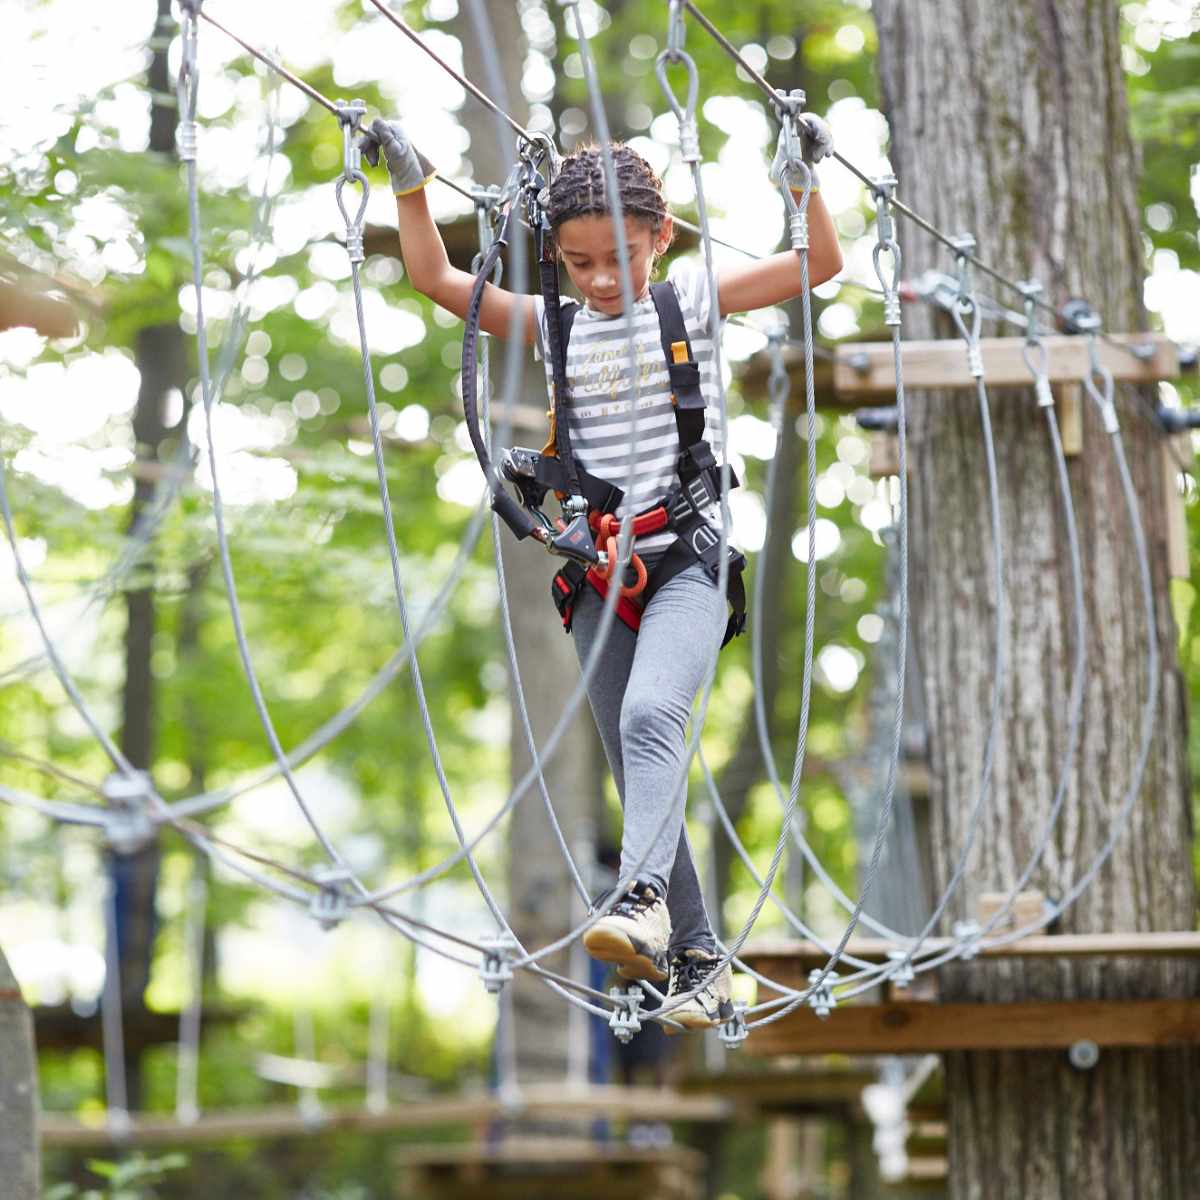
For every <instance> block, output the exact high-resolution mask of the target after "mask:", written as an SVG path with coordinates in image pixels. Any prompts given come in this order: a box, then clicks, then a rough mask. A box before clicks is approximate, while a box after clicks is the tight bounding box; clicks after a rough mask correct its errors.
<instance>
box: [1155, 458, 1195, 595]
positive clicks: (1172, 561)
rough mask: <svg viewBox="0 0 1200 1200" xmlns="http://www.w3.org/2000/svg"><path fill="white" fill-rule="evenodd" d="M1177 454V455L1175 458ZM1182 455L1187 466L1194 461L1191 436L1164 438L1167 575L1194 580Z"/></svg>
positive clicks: (1173, 577) (1163, 468)
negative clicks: (1181, 474)
mask: <svg viewBox="0 0 1200 1200" xmlns="http://www.w3.org/2000/svg"><path fill="white" fill-rule="evenodd" d="M1172 450H1174V452H1175V453H1174V454H1172ZM1175 455H1178V456H1179V457H1180V458H1182V459H1183V461H1184V462H1189V461H1190V460H1191V457H1192V446H1191V438H1190V436H1186V435H1185V436H1176V437H1173V438H1164V439H1163V444H1162V472H1163V505H1164V507H1165V513H1164V516H1165V523H1166V533H1167V573H1168V575H1169V576H1170V578H1171V579H1190V578H1191V574H1192V561H1191V559H1192V553H1191V546H1190V544H1189V538H1188V523H1187V506H1186V505H1185V503H1184V499H1183V493H1182V492H1181V491H1180V490H1179V463H1178V462H1176V461H1175Z"/></svg>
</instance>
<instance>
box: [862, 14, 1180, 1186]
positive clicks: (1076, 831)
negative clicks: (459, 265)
mask: <svg viewBox="0 0 1200 1200" xmlns="http://www.w3.org/2000/svg"><path fill="white" fill-rule="evenodd" d="M875 14H876V19H877V22H878V27H879V43H880V76H881V81H882V91H883V97H884V105H885V109H886V111H887V115H888V117H889V120H890V122H891V128H892V135H893V145H892V162H893V165H894V167H895V169H896V174H897V175H898V176H899V178H900V180H901V185H900V194H901V196H902V198H903V199H904V200H905V201H906V202H907V203H908V204H909V205H911V206H912V207H914V208H915V209H917V210H918V211H919V212H921V213H922V214H923V215H924V216H926V217H927V218H929V219H930V220H932V221H933V222H934V223H936V224H937V225H938V226H939V227H941V228H943V229H945V230H948V231H950V232H955V231H957V230H959V229H961V228H964V227H965V228H967V229H970V230H972V231H973V232H974V233H975V234H976V236H977V237H978V239H979V251H980V255H981V257H982V258H983V259H984V260H985V261H987V262H989V263H991V264H993V265H994V266H996V267H998V268H999V269H1000V270H1002V271H1004V272H1005V273H1006V274H1008V275H1010V276H1011V277H1013V278H1021V277H1024V276H1027V275H1030V274H1032V275H1034V276H1038V277H1040V278H1041V279H1042V280H1043V282H1044V283H1046V285H1047V298H1049V299H1051V300H1056V301H1061V300H1062V299H1064V298H1065V297H1067V296H1068V295H1083V296H1086V297H1089V298H1090V299H1091V300H1092V301H1093V302H1094V303H1095V304H1096V306H1097V308H1099V309H1100V310H1101V311H1102V313H1103V316H1104V318H1105V320H1106V322H1107V326H1108V328H1110V329H1112V330H1116V331H1120V330H1130V329H1137V328H1141V327H1143V323H1144V316H1143V313H1142V308H1141V302H1140V296H1141V289H1142V277H1143V258H1142V249H1141V243H1140V240H1139V233H1138V213H1137V205H1136V191H1135V179H1136V171H1137V161H1136V152H1135V148H1134V145H1133V143H1132V140H1131V136H1130V130H1129V121H1128V114H1127V109H1126V101H1125V92H1124V83H1123V78H1122V73H1121V63H1120V51H1119V42H1118V8H1117V6H1116V5H1115V4H1097V3H1094V2H1092V0H1014V3H1011V4H1004V5H990V4H987V3H984V2H983V0H954V2H953V3H952V2H950V0H927V2H926V3H921V4H903V3H900V2H899V0H875ZM850 149H851V152H852V148H850ZM899 234H900V238H901V244H902V248H903V250H904V253H905V269H906V274H908V275H910V276H911V275H914V274H916V273H917V272H919V271H921V270H922V269H925V268H929V267H938V268H939V269H941V270H949V269H952V266H951V264H950V262H949V257H948V255H947V253H946V252H945V251H943V250H940V249H937V248H935V247H934V245H933V243H932V241H931V240H930V239H929V238H928V237H926V236H925V235H923V234H920V233H918V232H917V231H915V230H914V229H913V227H912V226H911V225H908V224H906V223H904V222H901V225H900V229H899ZM980 282H981V283H982V282H985V281H983V280H981V281H980ZM1004 299H1005V300H1006V301H1008V302H1010V303H1011V302H1012V300H1013V297H1011V296H1005V297H1004ZM906 326H907V328H906V335H907V336H908V337H920V336H929V335H930V333H931V332H932V330H933V319H932V317H931V316H930V314H929V311H928V310H917V311H916V312H914V313H913V315H912V317H911V318H909V319H907V320H906ZM942 332H943V333H947V332H948V331H947V330H945V329H943V330H942ZM1006 332H1007V331H1006ZM991 399H992V414H993V421H994V425H995V429H996V440H997V451H998V459H999V473H1000V489H1001V506H1002V526H1003V531H1004V539H1005V555H1006V561H1005V571H1004V580H1003V583H1004V593H1005V600H1004V604H1003V622H1004V626H1005V631H1006V634H1007V638H1008V644H1009V647H1010V654H1009V666H1008V668H1007V672H1006V681H1005V688H1004V699H1003V708H1002V718H1001V726H1000V733H999V744H998V746H997V755H996V763H995V771H994V776H993V785H992V793H991V797H990V800H989V805H988V808H987V810H986V815H985V818H984V820H983V821H982V823H981V827H980V835H979V838H978V841H977V845H976V849H975V850H974V852H973V857H972V861H971V864H970V867H969V870H968V872H967V874H966V876H965V879H964V884H963V887H962V888H960V890H959V895H958V897H957V902H956V904H955V905H953V906H952V911H951V914H949V915H951V916H957V917H971V916H974V907H975V901H976V899H977V896H978V893H979V891H980V890H983V889H996V888H1002V889H1004V888H1007V887H1008V886H1009V885H1010V884H1011V883H1012V882H1013V880H1014V878H1015V876H1016V874H1017V872H1018V871H1019V870H1020V868H1021V866H1022V865H1023V863H1024V862H1025V860H1026V857H1027V856H1028V854H1029V852H1030V850H1031V848H1032V846H1033V845H1034V844H1035V842H1036V839H1037V836H1038V832H1039V830H1040V827H1041V823H1042V821H1043V819H1044V817H1045V815H1046V813H1047V811H1048V809H1049V806H1050V802H1051V797H1052V795H1053V792H1054V785H1055V779H1056V772H1057V771H1058V770H1059V769H1060V765H1061V758H1062V755H1063V753H1064V742H1065V738H1066V731H1065V719H1064V714H1065V712H1066V708H1067V694H1068V691H1069V688H1070V684H1071V679H1070V671H1071V657H1070V651H1071V647H1072V644H1073V638H1074V636H1075V633H1074V630H1073V628H1072V623H1071V617H1070V578H1069V573H1068V572H1069V567H1068V555H1067V548H1066V542H1065V536H1064V527H1063V520H1062V517H1061V512H1060V502H1059V499H1058V496H1057V490H1056V486H1055V483H1054V474H1053V467H1052V460H1051V456H1050V449H1049V443H1048V439H1047V437H1046V434H1045V428H1044V424H1043V422H1042V420H1041V417H1040V415H1039V413H1038V412H1037V410H1036V408H1035V406H1034V402H1033V398H1032V395H1031V394H1030V393H1027V392H1024V391H1009V392H1004V393H994V394H993V395H992V397H991ZM911 401H912V425H911V428H912V449H913V460H914V468H915V469H914V473H913V475H912V521H913V526H912V529H913V541H912V549H913V569H912V575H913V579H914V581H915V584H916V594H915V596H914V603H915V607H914V614H913V617H914V633H915V637H916V642H917V648H918V652H919V654H920V658H921V661H922V663H923V665H924V667H925V675H924V683H925V695H926V702H927V709H928V715H929V722H930V752H931V761H932V773H933V782H932V804H933V836H934V839H935V840H934V861H935V873H936V877H937V878H936V880H935V883H936V885H937V889H938V890H939V891H940V889H941V887H942V886H944V885H945V882H946V880H947V878H948V876H949V875H950V873H951V871H952V869H953V866H954V863H955V860H956V857H957V855H958V853H959V848H960V847H961V845H962V844H963V839H964V837H965V835H966V832H967V831H966V824H967V815H968V810H969V808H970V806H971V800H972V798H973V796H974V789H975V787H976V781H977V778H978V774H979V768H980V762H981V759H982V754H983V744H984V739H985V735H986V727H987V717H988V707H989V688H990V685H991V672H990V656H991V651H992V637H993V635H992V621H993V619H994V613H993V609H992V599H991V597H992V590H993V586H994V582H993V579H992V566H991V558H990V556H991V553H992V542H991V535H990V527H989V516H988V508H987V500H986V491H985V482H984V481H985V471H984V459H983V449H982V442H981V437H980V428H979V419H978V416H977V415H976V410H975V405H974V403H973V400H972V398H970V397H969V396H968V395H967V394H965V393H960V394H951V393H946V392H941V393H926V394H922V395H914V396H912V397H911ZM1117 407H1118V410H1119V412H1120V415H1121V419H1122V426H1123V430H1124V438H1125V445H1126V449H1127V452H1128V454H1129V460H1130V467H1131V471H1132V474H1133V478H1134V481H1135V485H1136V488H1137V492H1138V497H1139V502H1140V504H1141V507H1142V519H1143V525H1144V527H1145V529H1146V532H1147V537H1148V540H1149V545H1150V553H1151V557H1152V563H1153V579H1154V587H1155V595H1156V598H1157V600H1156V603H1157V614H1156V616H1157V637H1158V643H1159V649H1160V652H1161V654H1162V657H1163V665H1164V675H1163V685H1162V690H1161V694H1160V700H1159V705H1158V712H1157V724H1156V735H1155V741H1154V745H1153V750H1152V753H1151V756H1150V761H1149V766H1148V768H1147V771H1146V777H1145V781H1144V783H1143V786H1142V789H1141V796H1140V799H1139V802H1138V805H1137V807H1136V808H1135V810H1134V812H1133V815H1132V817H1131V820H1130V823H1129V827H1128V829H1127V831H1126V832H1125V834H1124V836H1123V837H1122V839H1121V841H1120V842H1119V843H1118V845H1117V848H1116V851H1115V853H1114V855H1113V857H1112V859H1111V860H1110V862H1109V863H1108V865H1106V866H1105V867H1104V869H1103V870H1102V871H1101V872H1100V873H1099V875H1098V877H1097V878H1096V879H1095V881H1094V882H1093V883H1092V885H1091V887H1090V888H1088V890H1087V891H1085V892H1084V894H1083V895H1082V896H1081V897H1080V899H1079V900H1078V902H1077V903H1076V904H1075V905H1074V906H1073V907H1072V908H1071V909H1070V910H1069V911H1068V912H1067V913H1066V915H1065V917H1064V922H1063V924H1064V926H1065V927H1066V928H1068V929H1070V930H1073V931H1080V932H1084V931H1092V930H1103V929H1111V930H1149V929H1191V928H1192V927H1193V923H1194V919H1195V896H1194V891H1193V878H1192V867H1191V861H1190V848H1191V844H1192V828H1191V820H1190V816H1189V806H1188V797H1189V781H1188V777H1187V765H1186V759H1185V745H1186V710H1185V701H1184V688H1183V681H1182V679H1181V675H1180V672H1179V669H1178V665H1177V662H1176V657H1175V643H1176V631H1175V626H1174V621H1173V619H1172V616H1171V611H1170V607H1169V605H1168V592H1167V578H1166V569H1165V553H1164V536H1163V534H1162V532H1161V531H1162V529H1163V522H1162V520H1161V513H1162V511H1163V479H1162V475H1161V473H1160V471H1159V468H1158V463H1159V454H1160V448H1159V445H1158V439H1157V435H1156V434H1155V432H1154V431H1153V429H1152V428H1151V426H1150V425H1149V423H1148V422H1147V421H1146V419H1145V418H1144V417H1143V416H1142V414H1141V413H1140V412H1139V410H1138V409H1137V408H1136V407H1135V397H1134V396H1133V395H1132V394H1131V393H1130V392H1129V390H1128V389H1119V393H1118V397H1117ZM1108 441H1109V439H1108V438H1107V436H1106V435H1105V433H1104V432H1103V429H1102V427H1101V425H1100V423H1099V421H1098V419H1097V418H1096V416H1095V414H1094V412H1093V411H1092V409H1091V406H1088V408H1087V410H1086V411H1085V414H1084V449H1083V453H1082V455H1081V456H1080V457H1079V458H1077V459H1076V460H1074V462H1073V463H1072V465H1071V486H1072V490H1073V494H1074V500H1075V505H1076V511H1077V513H1078V519H1079V526H1080V536H1081V541H1082V544H1083V552H1084V568H1083V569H1084V588H1085V594H1086V596H1087V622H1088V633H1087V648H1088V664H1087V681H1086V690H1085V704H1084V712H1083V727H1082V728H1083V735H1082V740H1081V747H1080V752H1079V754H1078V756H1077V761H1076V762H1075V763H1074V764H1073V767H1074V770H1073V775H1072V780H1071V788H1070V792H1069V795H1068V800H1067V805H1066V808H1065V811H1064V814H1063V816H1062V819H1061V821H1060V822H1059V825H1058V828H1057V831H1056V836H1055V838H1054V840H1053V843H1052V845H1051V847H1050V850H1049V852H1048V854H1047V856H1046V858H1045V859H1044V866H1043V868H1042V869H1041V871H1040V876H1038V877H1035V882H1038V881H1039V878H1040V886H1041V887H1042V888H1043V890H1044V891H1045V892H1046V893H1047V894H1048V895H1061V894H1062V893H1063V892H1064V891H1066V890H1067V888H1069V886H1070V885H1071V883H1072V882H1073V881H1074V880H1075V879H1076V878H1078V877H1079V875H1080V874H1081V873H1082V872H1083V871H1084V870H1085V869H1086V868H1087V865H1088V864H1089V862H1090V861H1091V860H1092V858H1093V857H1094V856H1095V854H1096V852H1097V850H1098V849H1099V847H1100V846H1101V845H1102V844H1103V842H1104V840H1105V838H1106V837H1107V835H1108V833H1109V831H1110V829H1111V827H1112V822H1113V820H1114V818H1115V816H1116V813H1117V811H1118V809H1119V807H1120V804H1121V801H1122V798H1123V796H1124V794H1125V792H1126V790H1127V788H1128V786H1129V781H1130V779H1131V777H1132V773H1133V769H1134V760H1135V757H1136V753H1137V745H1138V736H1139V719H1138V714H1139V712H1140V707H1141V704H1142V702H1143V699H1144V697H1145V695H1146V690H1147V668H1146V651H1147V630H1146V628H1145V618H1144V609H1143V605H1142V602H1141V599H1140V593H1139V584H1138V571H1137V561H1136V558H1135V553H1134V548H1133V543H1132V540H1131V536H1130V531H1129V527H1128V523H1127V520H1126V516H1125V511H1124V504H1123V501H1122V498H1121V495H1122V494H1121V490H1120V484H1119V481H1118V475H1117V471H1116V468H1115V465H1114V462H1113V458H1112V455H1111V452H1110V450H1109V446H1108ZM1195 984H1196V974H1195V971H1194V970H1193V969H1192V968H1190V967H1184V966H1180V965H1176V964H1169V963H1167V964H1162V965H1157V964H1155V965H1131V964H1126V963H1120V962H1108V963H1103V964H1094V965H1085V966H1080V967H1070V968H1069V967H1067V966H1061V965H1057V966H1055V965H1049V966H1013V967H1009V968H1005V969H1003V970H1001V969H997V968H996V967H989V968H988V969H987V970H986V971H985V970H981V969H980V968H979V966H978V965H976V966H975V967H972V968H967V967H960V968H958V969H956V970H955V971H953V972H949V971H948V972H946V974H945V976H944V979H943V985H944V993H945V994H946V995H947V998H951V997H953V998H958V999H962V998H974V999H986V1000H989V1001H995V1002H1004V1001H1011V1000H1017V999H1021V998H1034V997H1044V998H1052V997H1073V998H1114V999H1115V998H1133V997H1153V996H1173V995H1187V994H1194V993H1195ZM996 1015H997V1020H1001V1019H1003V1018H1002V1010H1001V1009H1000V1008H999V1007H998V1008H997V1014H996ZM1198 1069H1200V1052H1197V1051H1196V1050H1195V1049H1183V1048H1168V1049H1161V1050H1153V1051H1140V1050H1139V1051H1105V1052H1103V1053H1102V1054H1101V1057H1100V1062H1099V1065H1098V1066H1097V1067H1096V1068H1095V1069H1093V1070H1092V1071H1090V1072H1082V1073H1075V1072H1073V1071H1072V1069H1071V1068H1070V1067H1069V1066H1068V1064H1067V1061H1066V1058H1065V1056H1063V1055H1061V1054H1048V1053H1004V1054H1001V1053H994V1052H982V1053H970V1054H954V1055H948V1056H947V1061H946V1072H947V1089H946V1090H947V1097H948V1105H949V1121H950V1174H951V1194H952V1195H953V1196H955V1197H969V1198H971V1200H992V1198H995V1200H1000V1198H1005V1200H1007V1198H1009V1197H1018V1196H1019V1197H1021V1198H1022V1200H1039V1198H1041V1197H1055V1198H1059V1197H1068V1196H1069V1197H1076V1196H1087V1197H1089V1200H1103V1198H1112V1200H1117V1198H1118V1197H1120V1198H1121V1200H1124V1198H1126V1197H1130V1196H1138V1197H1156V1198H1158V1197H1162V1198H1164V1200H1165V1198H1170V1200H1176V1198H1178V1200H1183V1197H1184V1196H1187V1195H1194V1194H1195V1179H1196V1177H1197V1171H1198V1170H1200V1104H1198V1102H1197V1099H1196V1096H1195V1091H1194V1088H1193V1087H1191V1086H1190V1084H1189V1083H1188V1081H1189V1079H1190V1080H1192V1081H1194V1080H1195V1078H1196V1077H1197V1071H1198Z"/></svg>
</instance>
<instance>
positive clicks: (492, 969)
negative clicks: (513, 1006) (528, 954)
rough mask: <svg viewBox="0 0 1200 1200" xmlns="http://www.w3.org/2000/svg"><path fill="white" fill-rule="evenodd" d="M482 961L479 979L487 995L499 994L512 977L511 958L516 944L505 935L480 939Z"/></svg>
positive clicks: (498, 934)
mask: <svg viewBox="0 0 1200 1200" xmlns="http://www.w3.org/2000/svg"><path fill="white" fill-rule="evenodd" d="M480 944H481V945H482V946H483V959H482V961H481V962H480V964H479V978H480V979H482V980H483V989H484V991H486V992H487V993H488V994H489V995H492V996H496V995H499V994H500V991H501V990H502V989H503V987H504V985H505V984H506V983H508V981H509V980H510V979H512V977H513V973H512V956H513V954H514V953H515V951H516V949H517V943H516V942H515V941H514V940H513V939H512V937H510V936H509V935H508V934H507V933H494V934H490V935H489V936H487V937H484V938H481V939H480Z"/></svg>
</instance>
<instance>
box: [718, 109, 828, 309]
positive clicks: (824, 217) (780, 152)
mask: <svg viewBox="0 0 1200 1200" xmlns="http://www.w3.org/2000/svg"><path fill="white" fill-rule="evenodd" d="M796 94H797V93H795V92H793V93H792V95H796ZM797 124H798V127H799V134H800V137H801V138H802V140H803V142H804V157H805V160H806V161H807V162H808V163H809V164H810V165H809V170H810V171H813V167H812V164H815V163H817V162H819V161H820V160H821V159H822V158H824V157H826V156H827V155H829V154H832V153H833V134H832V133H831V132H830V129H829V126H828V125H827V124H826V123H825V122H824V121H823V120H822V119H821V118H820V117H818V116H817V115H816V114H815V113H801V114H800V117H799V120H798V122H797ZM792 153H793V151H792V149H791V147H790V145H789V143H788V140H787V138H786V137H785V135H784V133H782V132H781V133H780V135H779V147H778V149H777V150H776V152H775V161H774V162H773V163H772V164H771V178H772V179H774V180H776V181H780V180H782V179H784V178H788V177H789V170H790V165H789V158H790V156H791V154H792ZM812 181H813V191H812V192H811V194H810V196H809V201H808V282H809V286H810V287H818V286H819V285H820V284H822V283H824V282H825V281H826V280H828V279H832V278H833V277H834V276H835V275H836V274H837V273H838V272H839V271H840V270H841V269H842V249H841V247H840V246H839V245H838V237H837V230H836V229H835V228H834V225H833V218H832V217H831V216H830V215H829V210H828V209H827V208H826V207H825V202H824V200H822V199H821V194H820V192H819V191H818V190H817V187H816V183H817V177H816V172H815V171H813V176H812ZM792 195H793V196H794V197H795V198H796V202H797V204H799V202H800V199H801V195H802V190H799V189H797V188H795V187H793V188H792ZM802 286H803V283H802V279H801V273H800V262H799V256H798V255H797V254H796V252H795V251H794V250H785V251H784V252H783V253H782V254H774V255H772V256H771V257H770V258H766V259H762V260H761V261H759V262H756V263H751V264H748V265H747V266H744V267H735V268H734V269H732V270H726V271H722V272H721V276H720V278H719V280H718V281H717V293H718V298H719V303H720V306H721V315H722V316H724V315H725V314H726V313H735V312H748V311H749V310H750V309H754V308H766V307H768V306H769V305H772V304H782V303H784V301H786V300H791V299H792V298H793V297H794V296H798V295H799V294H800V289H801V287H802Z"/></svg>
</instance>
